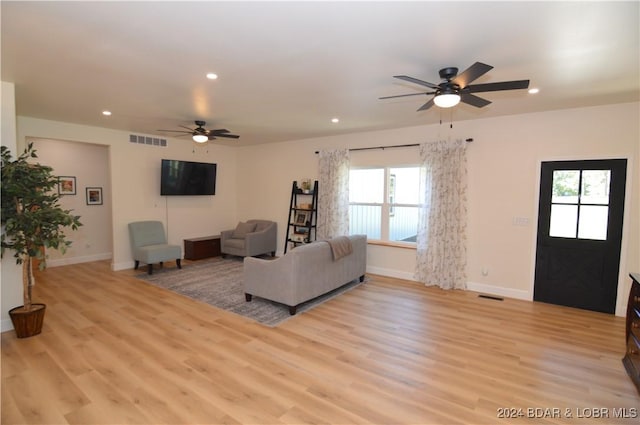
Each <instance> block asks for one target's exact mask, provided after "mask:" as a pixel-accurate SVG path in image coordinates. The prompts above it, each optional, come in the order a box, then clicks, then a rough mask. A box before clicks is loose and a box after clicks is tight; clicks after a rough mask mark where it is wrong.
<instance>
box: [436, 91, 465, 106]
mask: <svg viewBox="0 0 640 425" xmlns="http://www.w3.org/2000/svg"><path fill="white" fill-rule="evenodd" d="M433 103H435V104H436V106H439V107H441V108H452V107H454V106H456V105H457V104H458V103H460V95H459V94H456V93H442V94H438V95H436V97H434V98H433Z"/></svg>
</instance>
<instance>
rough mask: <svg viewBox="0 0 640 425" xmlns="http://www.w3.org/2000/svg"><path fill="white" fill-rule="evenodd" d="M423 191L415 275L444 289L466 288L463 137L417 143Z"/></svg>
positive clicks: (419, 279)
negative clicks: (418, 144)
mask: <svg viewBox="0 0 640 425" xmlns="http://www.w3.org/2000/svg"><path fill="white" fill-rule="evenodd" d="M420 160H421V162H422V171H423V172H422V179H421V180H422V185H423V187H422V188H421V191H422V195H423V196H424V199H423V202H422V206H421V208H420V212H419V216H418V237H417V258H416V275H415V277H416V279H417V280H418V281H420V282H422V283H424V284H425V285H427V286H431V285H436V286H439V287H440V288H443V289H465V288H466V286H467V285H466V280H467V277H466V263H467V260H466V257H467V249H466V243H467V234H466V233H467V232H466V229H467V154H466V143H465V142H463V141H462V140H457V141H440V142H436V143H424V144H421V145H420Z"/></svg>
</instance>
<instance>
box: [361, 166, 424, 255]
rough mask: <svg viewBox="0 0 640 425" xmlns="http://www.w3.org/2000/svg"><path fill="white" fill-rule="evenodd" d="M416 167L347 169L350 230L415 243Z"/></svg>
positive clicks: (416, 209)
mask: <svg viewBox="0 0 640 425" xmlns="http://www.w3.org/2000/svg"><path fill="white" fill-rule="evenodd" d="M419 188H420V167H417V166H410V167H384V168H383V167H378V168H354V169H351V170H350V172H349V227H350V229H349V230H350V233H351V234H352V235H353V234H366V235H367V237H368V238H369V239H377V240H383V241H392V242H407V243H415V242H416V236H417V234H418V208H419V206H420V190H419Z"/></svg>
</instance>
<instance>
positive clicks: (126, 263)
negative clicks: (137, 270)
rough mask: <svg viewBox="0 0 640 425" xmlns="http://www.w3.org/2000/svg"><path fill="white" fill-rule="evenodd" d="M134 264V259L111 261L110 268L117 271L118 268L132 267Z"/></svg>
mask: <svg viewBox="0 0 640 425" xmlns="http://www.w3.org/2000/svg"><path fill="white" fill-rule="evenodd" d="M135 265H136V262H135V261H123V262H121V263H111V270H113V271H114V272H117V271H118V270H127V269H132V268H134V267H135Z"/></svg>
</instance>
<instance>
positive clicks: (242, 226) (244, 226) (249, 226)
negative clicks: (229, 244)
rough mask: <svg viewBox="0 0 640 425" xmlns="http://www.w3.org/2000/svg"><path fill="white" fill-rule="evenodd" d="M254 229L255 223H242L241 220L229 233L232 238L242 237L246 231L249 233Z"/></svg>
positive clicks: (245, 234)
mask: <svg viewBox="0 0 640 425" xmlns="http://www.w3.org/2000/svg"><path fill="white" fill-rule="evenodd" d="M255 229H256V224H255V223H243V222H242V221H241V222H239V223H238V225H237V226H236V228H235V230H234V231H233V233H232V234H231V237H232V238H233V239H244V238H245V237H246V236H247V233H251V232H253V231H254V230H255Z"/></svg>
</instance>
